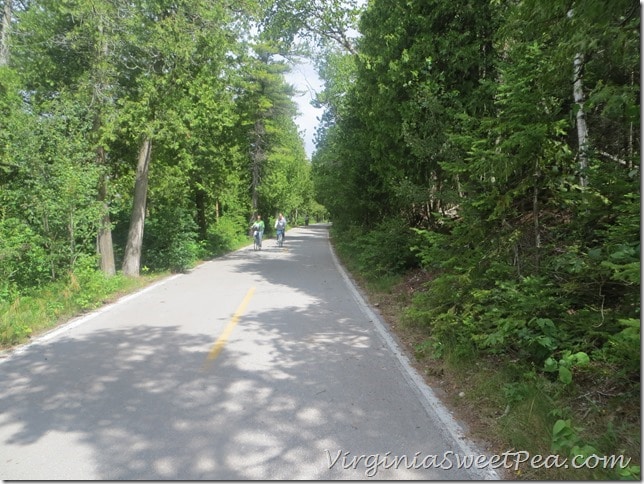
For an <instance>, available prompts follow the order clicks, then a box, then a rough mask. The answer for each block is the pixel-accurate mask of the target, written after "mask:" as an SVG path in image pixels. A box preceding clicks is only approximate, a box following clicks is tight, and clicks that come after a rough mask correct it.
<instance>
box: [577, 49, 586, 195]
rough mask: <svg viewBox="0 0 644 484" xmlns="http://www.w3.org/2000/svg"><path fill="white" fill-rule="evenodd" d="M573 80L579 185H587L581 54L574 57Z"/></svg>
mask: <svg viewBox="0 0 644 484" xmlns="http://www.w3.org/2000/svg"><path fill="white" fill-rule="evenodd" d="M574 68H575V78H574V83H573V96H574V99H575V104H577V138H578V140H579V171H580V172H581V175H580V176H579V184H580V185H581V186H582V187H585V186H586V185H587V180H586V175H585V172H586V169H587V167H588V127H587V126H586V112H585V111H584V100H585V98H584V82H583V70H584V59H583V56H582V55H581V54H577V55H575V61H574Z"/></svg>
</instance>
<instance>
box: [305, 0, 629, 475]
mask: <svg viewBox="0 0 644 484" xmlns="http://www.w3.org/2000/svg"><path fill="white" fill-rule="evenodd" d="M358 30H359V32H360V34H361V35H360V37H359V38H358V39H357V41H356V43H355V46H354V47H355V49H344V50H340V49H337V50H335V51H334V52H332V53H329V55H328V56H327V57H326V58H325V62H323V63H322V74H323V76H324V78H325V81H326V86H327V88H326V90H325V91H324V92H323V93H322V94H321V95H320V96H319V98H320V99H321V101H324V102H325V103H326V105H327V111H326V114H327V116H326V117H324V118H323V120H324V121H325V122H326V124H324V125H323V127H322V129H321V133H320V136H319V142H318V149H317V151H316V153H315V156H314V157H313V172H314V180H315V184H316V190H317V193H318V200H319V201H320V202H321V203H323V204H324V205H325V206H326V207H327V209H328V210H329V212H330V214H331V218H332V220H333V240H334V243H335V245H336V247H337V249H338V252H339V253H340V254H341V255H342V256H343V260H344V261H345V263H346V264H347V265H348V266H349V267H351V268H352V269H353V271H354V274H355V275H356V277H358V278H360V279H361V280H363V281H365V283H367V284H368V287H370V288H371V291H372V292H373V300H374V301H375V302H380V304H379V307H380V308H381V311H383V313H389V312H390V313H391V314H388V316H390V318H389V319H390V320H391V323H392V325H393V326H394V327H395V328H396V330H397V331H399V332H401V334H404V335H406V336H405V339H406V341H407V342H408V344H409V348H410V351H411V352H412V353H413V354H415V355H416V359H417V363H418V365H419V366H420V367H421V368H423V372H424V373H425V374H426V375H427V377H428V378H432V379H433V381H434V383H435V384H436V385H435V386H439V387H441V386H442V387H443V388H444V389H445V398H446V399H447V400H449V402H450V404H451V405H450V406H453V407H455V408H458V409H461V411H462V412H463V415H464V416H466V417H468V418H467V421H468V422H470V423H472V429H473V432H475V433H476V434H478V435H479V436H482V437H485V439H486V440H488V441H491V445H492V447H493V448H492V450H493V452H492V453H497V454H498V453H502V452H504V451H507V450H511V449H514V450H517V451H527V452H530V454H531V455H544V456H545V455H549V454H553V455H559V456H561V457H562V458H577V459H585V458H590V459H596V458H595V457H591V456H593V455H599V456H611V455H615V456H620V455H621V456H624V458H625V459H630V461H624V462H623V464H625V465H624V466H623V468H621V469H618V470H614V471H604V470H602V469H600V468H599V466H594V465H588V466H585V467H584V468H582V469H573V468H568V469H563V468H562V469H556V468H554V467H553V466H551V467H550V468H544V467H542V468H534V467H530V466H529V465H527V464H525V465H523V466H522V467H521V469H519V471H520V472H516V473H514V474H513V475H512V476H511V477H513V478H521V479H566V480H579V479H617V478H626V479H639V478H640V467H639V466H640V454H641V452H640V451H641V343H640V337H641V336H640V335H641V330H640V317H641V314H640V308H641V295H640V289H641V280H640V253H641V247H640V227H641V223H640V222H641V219H640V195H641V193H640V182H641V174H640V156H641V140H640V74H641V73H640V59H641V57H640V5H639V3H638V2H635V1H633V0H618V1H615V2H611V3H610V5H607V4H605V3H604V2H600V1H595V0H589V1H584V2H565V1H554V2H547V3H544V2H537V1H524V2H453V1H446V0H445V1H443V0H439V1H435V2H430V3H428V2H421V1H410V2H398V3H395V2H394V3H393V4H392V2H389V1H386V0H373V1H370V2H369V3H368V5H367V7H366V9H365V11H364V12H363V14H362V15H361V16H360V20H359V24H358ZM414 281H416V282H414ZM390 308H391V309H390ZM461 394H462V396H459V395H461ZM590 462H591V464H594V463H595V461H593V460H591V461H590ZM592 467H594V468H592Z"/></svg>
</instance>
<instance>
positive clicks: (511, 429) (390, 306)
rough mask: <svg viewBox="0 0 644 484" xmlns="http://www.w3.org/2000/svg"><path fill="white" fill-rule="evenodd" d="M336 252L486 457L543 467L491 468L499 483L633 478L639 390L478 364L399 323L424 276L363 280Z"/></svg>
mask: <svg viewBox="0 0 644 484" xmlns="http://www.w3.org/2000/svg"><path fill="white" fill-rule="evenodd" d="M343 249H344V248H343ZM343 249H341V250H340V251H339V256H340V258H341V259H342V260H343V263H345V266H346V267H347V269H348V270H349V271H350V272H351V273H352V275H353V277H354V279H355V280H356V282H357V283H358V284H359V285H360V286H361V287H362V288H363V290H364V292H365V293H366V294H367V296H368V297H369V299H370V302H371V304H373V305H374V306H375V307H376V308H378V310H379V311H380V313H381V315H382V317H383V319H385V321H386V322H387V323H388V325H389V326H390V328H391V330H392V331H393V332H394V333H395V334H396V336H397V337H398V339H399V341H400V342H401V343H402V344H403V346H404V347H405V349H406V350H407V353H408V355H409V356H410V360H411V361H412V362H413V364H414V366H415V367H416V369H417V370H418V371H419V373H420V374H421V375H423V376H424V377H425V379H426V381H427V383H428V384H429V385H430V386H431V387H432V388H433V389H434V391H435V392H436V393H437V395H438V396H439V398H441V400H442V401H443V402H444V404H445V405H446V406H447V407H448V408H450V410H451V411H452V412H453V414H454V415H455V417H456V418H457V419H459V420H460V421H461V422H463V423H464V424H465V426H466V428H467V429H468V432H469V435H470V437H471V438H472V439H473V440H475V441H477V442H478V443H479V445H480V447H481V448H482V449H485V451H486V452H487V453H488V454H489V455H503V453H505V452H522V453H527V454H520V455H519V458H520V459H524V458H525V456H526V455H529V456H530V459H532V458H539V457H540V456H541V457H542V458H543V459H544V460H543V461H542V462H536V461H535V465H530V462H529V461H528V462H523V463H521V464H520V465H517V466H516V468H515V467H514V463H513V461H510V462H511V463H513V465H512V468H511V469H507V470H504V469H497V470H498V471H499V472H502V474H503V476H504V477H505V478H506V479H512V480H616V479H637V480H639V479H640V468H639V466H640V458H641V456H640V449H641V447H640V446H641V438H640V431H641V418H640V393H639V386H638V387H637V388H634V387H633V385H632V382H624V381H617V380H616V379H614V378H612V377H611V371H610V368H606V367H602V366H601V365H599V364H594V365H590V366H589V367H588V368H587V369H586V370H585V372H584V373H581V374H576V376H575V382H574V383H573V384H571V385H562V384H561V383H559V382H557V381H556V380H555V379H549V378H548V377H547V376H546V375H544V374H543V373H542V372H540V371H538V370H537V369H536V368H534V367H531V366H530V364H529V363H527V362H522V361H508V360H505V359H502V358H499V357H493V356H489V355H483V354H480V353H479V352H477V351H476V350H475V349H474V348H470V349H464V348H462V347H456V346H454V345H450V344H449V342H448V343H443V344H438V343H437V342H435V341H433V340H432V338H431V334H430V333H429V330H428V329H427V328H426V327H423V326H422V325H419V324H417V323H415V322H414V321H412V320H410V319H409V318H408V317H406V315H405V310H406V308H407V307H409V305H410V304H411V300H412V296H413V294H414V293H416V292H417V291H422V290H423V285H424V284H425V283H426V282H427V281H428V279H429V275H428V274H426V273H424V272H423V271H419V270H416V271H412V272H409V273H407V274H405V275H404V276H399V277H393V276H391V277H384V278H383V277H378V278H369V277H366V276H365V275H364V274H361V273H360V271H359V270H358V268H357V266H356V264H355V263H354V262H352V261H355V260H356V257H355V256H351V255H350V254H347V253H346V250H343ZM343 252H344V256H343ZM578 454H581V455H585V456H587V457H588V460H585V458H583V457H578V458H576V460H575V464H580V465H581V467H580V468H573V465H572V460H571V459H572V456H574V455H578ZM592 454H596V455H597V456H600V458H599V459H598V458H596V457H590V456H591V455H592ZM604 456H615V458H616V459H617V460H618V461H617V463H616V464H615V465H614V466H613V468H612V469H611V468H608V469H604V468H603V467H604V464H603V461H602V460H601V459H603V457H604ZM620 456H621V457H620ZM565 458H567V459H568V460H567V461H565V464H564V459H565ZM629 458H630V459H631V460H630V461H629V460H628V459H629ZM620 462H621V464H623V465H621V464H620ZM566 465H567V467H566ZM607 465H608V466H609V467H610V465H611V464H610V462H608V463H607ZM620 467H623V468H621V469H620Z"/></svg>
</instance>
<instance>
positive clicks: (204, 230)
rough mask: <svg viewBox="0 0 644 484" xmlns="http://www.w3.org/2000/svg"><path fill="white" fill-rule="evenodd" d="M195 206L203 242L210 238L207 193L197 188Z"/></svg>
mask: <svg viewBox="0 0 644 484" xmlns="http://www.w3.org/2000/svg"><path fill="white" fill-rule="evenodd" d="M195 206H196V208H197V224H198V225H199V237H200V239H201V240H206V239H207V238H208V221H207V219H206V192H205V191H204V190H202V189H201V188H197V189H196V192H195Z"/></svg>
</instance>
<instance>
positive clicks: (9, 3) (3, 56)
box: [0, 0, 13, 66]
mask: <svg viewBox="0 0 644 484" xmlns="http://www.w3.org/2000/svg"><path fill="white" fill-rule="evenodd" d="M12 7H13V0H4V5H3V9H2V26H0V29H1V30H0V66H6V65H7V64H8V63H9V30H10V29H11V12H12Z"/></svg>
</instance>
